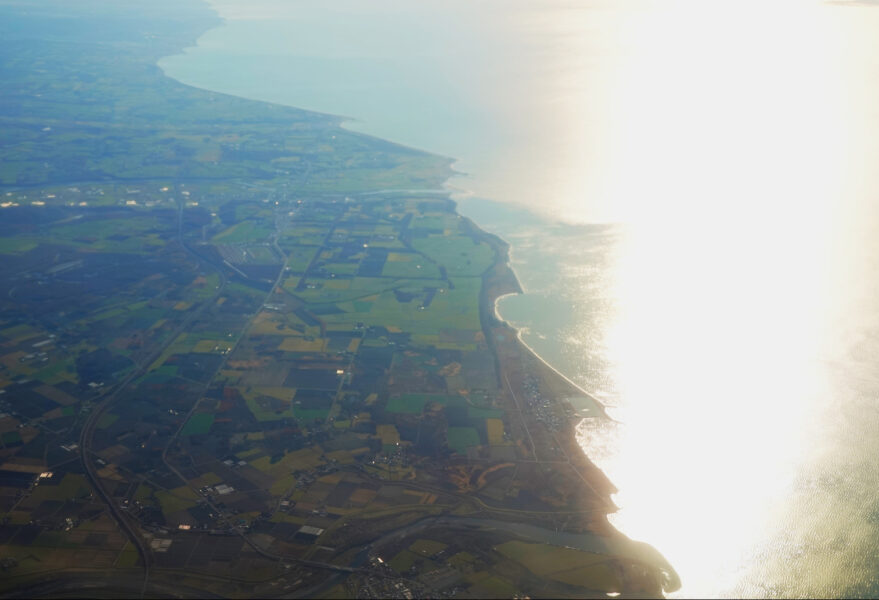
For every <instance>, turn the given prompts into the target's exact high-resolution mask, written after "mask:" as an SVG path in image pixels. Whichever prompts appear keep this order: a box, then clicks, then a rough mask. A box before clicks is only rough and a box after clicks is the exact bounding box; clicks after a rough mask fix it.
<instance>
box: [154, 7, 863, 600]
mask: <svg viewBox="0 0 879 600" xmlns="http://www.w3.org/2000/svg"><path fill="white" fill-rule="evenodd" d="M213 4H214V6H215V7H216V8H217V9H218V10H219V12H220V13H221V16H224V17H225V18H226V19H227V23H226V24H225V25H223V26H221V27H219V28H217V29H214V30H212V31H210V32H208V33H207V34H205V36H203V37H202V39H201V40H200V41H199V45H198V47H196V48H192V49H189V50H187V52H186V53H184V54H182V55H179V56H176V57H169V58H166V59H164V60H163V61H162V62H161V63H160V64H161V66H162V67H163V68H164V69H165V70H166V72H167V73H168V74H169V75H171V76H172V77H175V78H176V79H179V80H181V81H183V82H184V83H189V84H192V85H196V86H199V87H204V88H208V89H213V90H216V91H221V92H227V93H232V94H236V95H241V96H246V97H251V98H255V99H260V100H268V101H274V102H279V103H282V104H288V105H292V106H299V107H303V108H309V109H313V110H319V111H322V112H329V113H335V114H341V115H345V116H349V117H352V118H355V119H357V121H355V122H352V123H348V124H347V125H346V126H348V127H351V128H354V129H357V130H361V131H364V132H367V133H370V134H374V135H379V136H381V137H386V138H388V139H391V140H393V141H397V142H401V143H405V144H409V145H413V146H416V147H420V148H424V149H426V150H430V151H434V152H437V153H440V154H444V155H447V156H452V157H455V158H456V159H459V161H460V162H459V163H458V168H459V169H460V170H462V171H466V172H467V173H469V175H468V176H466V177H456V178H454V179H453V180H452V181H451V185H452V186H454V187H455V188H459V189H463V190H468V191H470V192H471V193H470V194H461V195H460V200H459V208H460V212H461V213H462V214H464V215H466V216H469V217H471V218H472V219H473V220H474V221H475V222H476V223H477V224H479V225H480V226H482V227H483V228H485V229H486V230H488V231H491V232H493V233H497V234H498V235H501V236H502V237H503V238H505V239H506V240H507V241H509V242H510V243H511V245H512V255H511V261H512V264H513V267H514V269H515V270H516V273H517V275H518V276H519V278H520V280H521V281H522V284H523V287H524V288H525V291H526V293H525V294H523V295H518V296H510V297H506V298H503V299H502V300H501V301H500V302H499V311H500V313H501V315H502V316H503V317H504V318H505V319H508V320H509V321H510V322H511V323H512V324H513V325H514V326H516V327H517V328H519V330H520V331H521V334H522V336H523V339H524V340H525V341H526V342H527V343H528V344H529V346H531V347H532V348H533V349H535V351H537V352H538V353H539V354H540V355H541V356H542V357H543V358H544V359H546V360H547V361H548V362H549V363H550V364H552V365H553V366H554V367H556V368H557V369H559V370H560V371H561V372H562V373H563V374H565V375H566V376H568V377H569V378H571V379H572V380H573V381H574V382H576V383H577V384H579V385H581V386H583V387H584V388H585V389H586V390H587V391H589V392H590V393H593V394H595V395H596V397H597V398H598V399H600V400H602V401H603V402H604V403H605V404H606V405H607V406H608V410H609V413H610V414H611V415H612V416H613V417H614V418H615V419H616V421H617V423H610V422H601V423H598V422H591V421H587V422H584V424H583V425H582V427H581V430H580V436H581V441H582V444H583V446H584V448H585V449H586V451H587V453H588V454H589V455H590V457H591V458H592V459H593V460H594V461H595V462H596V463H598V464H599V466H601V467H602V468H603V469H604V470H605V471H606V472H607V473H608V475H609V476H610V478H611V479H612V481H613V482H614V483H615V484H616V486H617V487H618V488H619V489H620V493H619V494H618V495H617V496H616V498H615V500H616V502H617V504H618V505H619V506H620V507H621V510H620V512H619V513H618V514H617V515H614V516H613V517H612V521H613V522H614V524H615V525H617V526H618V528H619V529H620V530H621V531H623V532H624V533H626V534H628V535H629V536H631V537H632V538H633V539H637V540H643V541H645V542H648V543H650V544H652V545H653V546H655V547H656V548H657V549H658V550H659V551H660V552H662V553H663V555H665V557H666V558H668V560H669V561H670V562H671V563H672V565H673V566H674V567H675V569H676V570H677V571H678V573H679V574H680V576H681V579H682V581H683V588H682V589H681V591H680V592H678V593H677V594H676V595H677V596H681V597H693V596H710V597H717V596H752V597H765V596H777V597H792V596H819V597H839V596H859V597H871V596H876V595H877V594H879V542H877V540H879V468H877V466H876V459H875V457H876V456H877V455H879V367H877V364H876V361H875V357H876V356H879V245H877V240H879V210H877V207H876V203H875V198H876V197H877V194H879V180H877V179H879V178H877V176H876V174H875V173H874V171H875V169H874V165H875V164H877V162H876V159H877V158H879V116H877V114H876V113H875V109H874V107H875V106H879V88H877V87H876V84H873V83H870V82H871V81H877V80H879V78H876V75H877V74H879V65H877V64H876V59H875V57H877V56H879V52H877V50H879V48H877V46H879V35H877V34H879V10H877V9H873V8H870V7H869V6H867V5H866V4H865V3H845V2H841V3H833V4H825V3H817V2H815V3H811V2H784V1H772V2H763V3H756V2H744V3H738V4H737V5H736V6H735V7H726V8H724V9H722V10H721V9H717V10H716V11H708V10H705V9H704V8H703V9H700V8H699V4H698V3H695V2H685V1H681V2H672V1H669V2H646V1H645V2H636V1H631V2H618V3H607V2H601V1H598V0H593V1H579V2H574V3H570V2H564V3H563V2H555V1H552V0H546V1H540V2H522V1H518V0H517V1H514V2H500V0H487V1H485V2H477V3H474V2H464V1H458V0H449V1H447V2H438V1H436V2H435V1H427V2H423V3H417V4H414V3H403V2H394V1H390V0H381V1H378V2H371V3H364V2H358V1H356V0H344V1H343V0H332V1H324V2H320V3H317V2H284V1H281V0H249V1H248V2H244V1H243V0H241V1H238V0H215V2H213ZM744 39H747V40H749V41H748V43H747V44H742V43H741V40H744ZM481 198H491V200H485V199H481ZM590 223H597V224H590ZM610 223H614V224H610Z"/></svg>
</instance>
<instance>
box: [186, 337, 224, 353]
mask: <svg viewBox="0 0 879 600" xmlns="http://www.w3.org/2000/svg"><path fill="white" fill-rule="evenodd" d="M231 349H232V342H227V341H225V340H201V341H199V342H198V343H197V344H196V345H195V346H194V347H193V348H192V351H193V352H198V353H200V354H207V353H209V352H225V351H227V350H231Z"/></svg>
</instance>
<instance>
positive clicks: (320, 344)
mask: <svg viewBox="0 0 879 600" xmlns="http://www.w3.org/2000/svg"><path fill="white" fill-rule="evenodd" d="M326 347H327V341H326V340H324V339H314V340H308V339H305V338H303V337H293V336H291V337H286V338H284V341H282V342H281V343H280V345H279V346H278V350H283V351H284V352H323V351H324V350H325V349H326Z"/></svg>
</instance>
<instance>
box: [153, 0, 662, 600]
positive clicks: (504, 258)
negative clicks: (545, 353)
mask: <svg viewBox="0 0 879 600" xmlns="http://www.w3.org/2000/svg"><path fill="white" fill-rule="evenodd" d="M203 1H204V2H205V4H207V5H208V6H210V8H211V9H212V10H213V7H212V6H211V5H210V2H208V1H207V0H203ZM220 20H221V22H222V19H220ZM214 27H215V26H214ZM212 28H213V27H212ZM196 45H197V42H196ZM159 62H161V59H160V60H159V61H158V62H157V63H156V64H157V66H158V68H159V69H161V70H162V72H163V73H164V74H165V76H166V77H168V78H170V79H172V80H174V81H177V82H178V83H180V84H183V85H186V86H191V87H194V88H196V89H203V90H207V91H211V92H213V93H220V94H224V95H229V96H235V94H227V93H225V92H215V91H214V90H211V89H210V88H200V87H199V86H196V85H192V84H189V83H186V82H183V81H180V80H178V79H176V78H174V77H173V76H171V75H169V74H168V73H167V72H166V71H165V69H164V68H162V67H161V66H160V65H159ZM239 97H242V98H246V99H249V100H254V101H259V102H263V103H266V104H274V105H277V106H283V107H288V106H289V105H286V104H282V103H276V102H266V101H264V100H257V99H255V98H248V97H247V96H239ZM291 108H296V109H297V110H301V111H303V112H306V113H312V114H316V115H320V116H322V117H324V118H325V119H326V120H327V121H328V122H329V123H330V126H332V127H338V128H339V129H342V130H345V131H347V132H349V133H351V134H353V135H357V136H362V137H365V138H369V139H372V140H375V141H379V142H381V143H382V144H388V145H392V146H394V147H397V148H402V149H406V150H409V151H413V152H419V153H425V154H430V155H432V156H434V157H437V158H441V159H443V160H444V161H445V162H446V165H445V167H446V170H447V174H446V176H445V179H444V180H443V182H442V186H443V189H422V190H414V189H399V190H377V191H372V192H364V193H363V194H354V195H355V196H357V195H366V194H378V193H382V192H385V193H390V192H393V193H401V194H406V193H413V192H417V193H429V194H435V195H437V196H442V197H444V198H446V199H447V200H448V201H449V202H450V203H451V205H452V212H453V213H454V214H457V215H458V216H459V217H460V218H462V219H465V220H466V222H467V223H468V224H469V226H470V227H472V228H473V230H474V233H476V234H477V235H478V236H479V237H480V238H481V239H483V240H485V241H487V242H488V243H489V244H490V245H491V246H492V248H493V249H494V250H495V262H494V263H493V265H492V267H490V268H489V270H488V271H487V272H486V273H485V274H484V275H483V286H482V289H481V293H480V303H479V312H480V320H481V322H482V327H483V330H484V332H485V334H486V340H487V341H488V343H489V346H490V347H491V348H492V352H493V354H494V356H495V360H496V361H497V362H498V365H499V373H503V374H504V376H505V377H506V376H507V373H512V372H513V371H514V370H515V369H516V368H517V367H516V366H514V365H512V364H511V363H512V362H515V361H525V362H528V363H533V365H534V369H535V372H537V373H538V377H539V379H540V383H541V387H544V386H545V387H546V388H547V389H548V390H549V391H550V392H551V393H552V395H553V396H554V397H555V398H556V402H557V403H560V404H561V403H564V398H565V397H569V396H577V395H580V396H585V397H587V398H588V399H589V400H590V401H591V402H593V403H594V404H595V405H596V406H597V407H598V409H599V411H600V415H599V418H610V417H609V416H608V415H607V413H606V411H605V407H604V405H603V404H602V403H601V402H600V401H599V400H598V399H597V398H595V397H594V396H593V395H592V394H590V393H589V392H587V391H586V390H584V389H583V388H582V387H580V386H579V385H577V384H576V383H574V382H573V381H571V380H570V379H569V378H568V377H567V376H565V375H564V374H562V373H561V372H559V371H558V369H556V368H555V367H553V366H552V365H551V364H550V363H549V362H548V361H547V360H546V359H544V358H543V357H542V356H540V355H539V354H538V353H537V352H536V351H534V349H533V348H531V347H530V346H529V345H528V344H527V343H526V342H525V341H524V340H523V338H522V334H521V331H519V330H518V329H516V328H514V327H513V326H512V325H511V324H510V323H509V322H508V321H506V320H505V319H504V318H503V317H502V316H501V315H500V312H499V309H498V301H499V300H500V299H501V298H504V297H506V296H509V295H518V294H523V293H524V290H523V288H522V286H521V283H520V282H519V279H518V276H517V275H516V273H515V271H514V269H513V268H512V266H511V264H510V257H509V253H510V250H511V248H512V246H511V244H510V243H509V242H508V241H507V240H505V239H503V238H502V237H500V236H499V235H497V234H494V233H491V232H489V231H487V230H485V229H482V228H481V227H480V226H479V225H478V224H477V223H476V222H474V221H473V220H472V219H470V218H469V217H466V216H464V215H462V214H461V213H459V212H458V202H457V201H456V200H455V199H454V198H453V195H454V192H453V191H452V190H450V189H449V188H450V187H451V186H449V181H450V180H451V179H453V178H454V177H458V176H464V175H466V173H462V172H458V171H455V169H454V164H455V162H456V161H455V159H453V158H450V157H447V156H443V155H440V154H436V153H434V152H431V151H428V150H424V149H421V148H418V147H415V146H410V145H406V144H401V143H398V142H394V141H392V140H388V139H385V138H381V137H379V136H377V135H372V134H369V133H365V132H361V131H357V130H356V129H352V128H350V127H346V126H345V125H346V123H349V122H357V119H356V118H352V117H344V116H339V115H335V114H332V113H325V112H321V111H315V110H311V109H301V108H298V107H292V106H291ZM507 387H508V388H509V391H510V394H511V395H512V396H514V397H515V396H516V392H515V391H514V390H515V387H516V386H513V385H512V384H510V381H509V379H507ZM520 412H521V411H520ZM580 422H581V421H577V422H576V423H571V424H569V425H568V426H567V427H565V428H563V429H561V430H560V431H558V432H557V434H554V435H552V436H551V437H552V439H554V440H555V442H556V443H558V446H559V449H560V450H561V451H562V452H563V453H564V457H565V460H566V461H567V462H568V464H569V465H570V467H571V468H572V470H573V471H574V473H575V474H576V475H577V476H579V477H580V478H581V479H582V480H583V482H584V483H585V484H586V485H587V486H588V488H589V489H591V490H592V491H593V492H594V493H595V495H596V497H598V498H600V501H599V507H600V508H598V509H597V510H596V509H595V508H596V507H593V510H591V511H585V512H584V518H583V519H582V520H581V521H580V522H574V523H571V524H570V525H569V526H570V527H571V530H572V531H574V532H576V531H578V528H580V529H579V531H581V532H587V531H591V532H593V533H595V534H597V535H600V536H605V537H607V538H608V539H617V540H625V541H628V542H631V543H633V544H639V545H641V544H643V546H645V547H647V548H650V550H652V552H653V553H655V556H658V557H659V558H660V559H661V560H656V559H655V557H654V558H651V567H654V568H659V569H661V570H662V571H663V572H664V573H666V574H667V573H669V570H670V573H671V575H670V576H669V577H668V579H667V580H666V581H670V582H672V585H671V587H670V589H664V590H663V591H665V592H671V591H675V589H676V587H675V585H679V584H674V582H675V581H676V577H677V576H676V574H675V573H674V570H673V569H671V567H670V565H669V564H668V562H667V561H665V559H664V558H662V557H661V555H660V554H659V553H658V552H657V551H656V550H655V549H653V548H652V547H651V546H649V545H648V544H644V543H642V542H633V541H632V540H630V539H629V538H628V537H627V536H625V534H623V533H622V532H620V531H618V530H617V529H615V528H614V527H613V526H612V525H610V523H609V521H608V520H607V514H609V513H610V512H614V511H615V510H616V509H617V508H616V506H615V505H614V503H613V501H612V499H611V496H612V494H613V493H615V492H616V488H615V487H614V486H613V484H612V482H610V480H609V479H608V478H607V476H606V475H605V474H604V473H603V472H602V471H601V470H600V469H599V468H598V467H597V466H596V465H595V464H594V463H592V461H591V460H590V459H589V457H588V456H587V455H586V453H585V452H584V451H583V449H582V447H581V446H580V445H579V444H578V443H577V439H576V432H577V429H578V426H579V423H580ZM526 429H527V427H526ZM540 450H541V452H542V451H543V449H542V448H541V449H540ZM532 452H533V454H534V457H535V458H534V460H535V462H540V460H539V458H537V457H538V454H539V452H538V447H537V445H534V444H533V443H532ZM648 554H649V553H648Z"/></svg>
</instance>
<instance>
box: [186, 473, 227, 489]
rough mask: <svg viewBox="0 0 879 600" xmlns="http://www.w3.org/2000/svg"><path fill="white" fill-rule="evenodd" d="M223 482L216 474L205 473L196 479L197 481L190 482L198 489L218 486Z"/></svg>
mask: <svg viewBox="0 0 879 600" xmlns="http://www.w3.org/2000/svg"><path fill="white" fill-rule="evenodd" d="M221 481H223V480H222V479H220V477H219V476H218V475H217V474H216V473H205V474H204V475H202V476H200V477H196V478H195V479H191V480H190V481H189V483H190V485H194V486H195V487H197V488H200V487H204V486H206V485H216V484H218V483H220V482H221Z"/></svg>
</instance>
